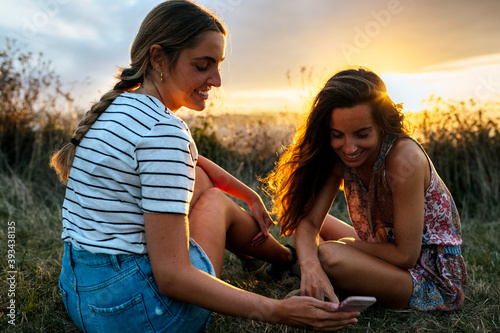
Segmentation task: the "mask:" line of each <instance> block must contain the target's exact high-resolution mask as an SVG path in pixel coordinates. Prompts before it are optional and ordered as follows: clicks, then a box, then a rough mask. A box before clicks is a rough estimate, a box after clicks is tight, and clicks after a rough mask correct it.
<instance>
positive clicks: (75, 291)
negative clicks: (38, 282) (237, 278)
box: [59, 239, 215, 333]
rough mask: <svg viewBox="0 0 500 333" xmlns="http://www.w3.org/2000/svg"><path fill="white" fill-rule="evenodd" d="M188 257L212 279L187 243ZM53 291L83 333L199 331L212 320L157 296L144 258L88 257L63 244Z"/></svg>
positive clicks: (198, 310)
mask: <svg viewBox="0 0 500 333" xmlns="http://www.w3.org/2000/svg"><path fill="white" fill-rule="evenodd" d="M189 254H190V257H191V263H192V264H193V266H195V267H197V268H198V269H200V270H203V271H205V272H207V273H209V274H211V275H213V276H215V271H214V268H213V266H212V263H211V262H210V260H209V259H208V257H207V255H206V254H205V252H204V251H203V249H202V248H201V247H200V246H199V245H198V244H196V243H195V242H194V240H192V239H191V240H190V247H189ZM59 288H60V289H61V296H62V299H63V302H64V306H65V307H66V311H67V312H68V314H69V316H70V317H71V319H72V320H73V322H74V323H75V324H76V325H77V326H78V328H79V329H80V330H82V331H83V332H106V333H108V332H119V333H125V332H202V331H204V330H205V329H206V327H207V326H208V324H209V321H210V318H211V315H212V313H211V312H210V311H208V310H205V309H202V308H200V307H197V306H194V305H191V304H188V303H185V302H182V301H178V300H176V299H173V298H171V297H168V296H165V295H162V294H160V292H159V290H158V286H157V285H156V283H155V281H154V278H153V273H152V271H151V264H150V262H149V259H148V256H147V255H107V254H94V253H90V252H88V251H85V250H82V249H78V248H76V247H74V246H73V245H71V243H68V242H65V243H64V256H63V260H62V270H61V275H60V278H59Z"/></svg>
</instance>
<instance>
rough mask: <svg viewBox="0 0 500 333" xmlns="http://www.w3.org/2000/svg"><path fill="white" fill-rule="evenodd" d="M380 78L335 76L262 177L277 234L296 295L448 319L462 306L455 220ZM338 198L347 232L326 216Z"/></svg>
mask: <svg viewBox="0 0 500 333" xmlns="http://www.w3.org/2000/svg"><path fill="white" fill-rule="evenodd" d="M409 128H410V126H408V123H407V122H406V120H405V117H404V113H403V110H402V108H401V105H396V104H394V103H393V102H392V100H391V99H390V98H389V96H388V94H387V89H386V87H385V84H384V82H383V81H382V79H381V78H380V77H379V76H378V75H377V74H375V73H374V72H372V71H370V70H368V69H364V68H355V69H348V70H343V71H340V72H338V73H336V74H335V75H333V76H332V77H331V78H330V79H329V80H328V81H327V82H326V84H325V86H324V87H323V88H322V89H321V91H320V92H319V93H318V94H317V96H316V98H315V99H314V102H313V105H312V108H311V111H310V113H309V115H308V118H307V120H306V121H305V123H304V124H303V125H302V127H300V128H299V130H298V132H297V134H296V136H295V138H294V141H293V143H292V144H291V146H290V147H289V148H288V149H287V150H286V151H285V153H284V154H283V156H282V157H281V158H280V161H279V163H278V165H277V166H276V168H275V170H274V171H273V172H272V173H271V174H270V175H269V176H268V178H267V181H268V185H269V190H270V191H271V193H273V194H274V197H275V198H274V199H275V207H274V212H275V213H277V215H278V217H279V220H280V223H281V225H282V234H284V235H292V234H294V235H295V243H296V249H297V254H298V258H299V262H300V268H301V272H302V280H301V288H300V291H301V295H308V296H313V297H315V298H318V299H324V298H325V297H326V298H328V299H330V300H332V301H335V302H338V296H337V295H336V293H335V291H334V288H333V287H335V288H338V289H339V290H343V291H346V292H347V293H349V294H354V295H366V296H375V297H376V298H377V300H378V301H379V302H380V303H381V304H383V305H386V306H389V307H394V308H413V309H418V310H436V309H437V310H454V309H457V308H460V307H461V306H462V304H463V301H464V299H465V289H466V285H467V272H466V268H465V263H464V260H463V257H462V255H461V250H460V245H461V243H462V239H461V228H460V218H459V215H458V212H457V209H456V206H455V203H454V201H453V198H452V196H451V194H450V192H449V191H448V189H447V188H446V186H445V184H444V183H443V181H442V180H441V178H439V176H438V174H437V172H436V170H435V168H434V166H433V165H432V162H431V160H430V159H429V157H428V156H427V154H426V153H425V151H424V149H423V148H422V146H421V145H420V144H419V143H418V142H417V141H415V140H414V139H413V138H412V137H411V136H410V131H409ZM341 189H343V190H344V193H345V197H346V201H347V206H348V210H349V216H350V219H351V222H352V226H351V225H349V224H347V223H344V222H342V221H340V220H338V219H337V218H335V217H333V216H331V215H329V211H330V208H331V206H332V203H333V201H334V200H335V197H336V195H337V193H338V191H339V190H341Z"/></svg>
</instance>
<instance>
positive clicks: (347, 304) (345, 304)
mask: <svg viewBox="0 0 500 333" xmlns="http://www.w3.org/2000/svg"><path fill="white" fill-rule="evenodd" d="M376 301H377V299H376V298H375V297H371V296H349V297H347V298H346V299H345V300H343V301H342V303H340V308H339V311H343V312H361V311H363V310H364V309H366V308H367V307H369V306H370V305H372V304H374V303H375V302H376Z"/></svg>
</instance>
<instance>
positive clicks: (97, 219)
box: [62, 93, 198, 254]
mask: <svg viewBox="0 0 500 333" xmlns="http://www.w3.org/2000/svg"><path fill="white" fill-rule="evenodd" d="M197 158H198V152H197V150H196V145H195V143H194V141H193V139H192V137H191V134H190V132H189V129H188V127H187V125H186V124H185V123H184V122H183V121H182V120H181V119H179V118H178V117H176V116H175V115H174V114H173V113H171V112H170V111H169V110H168V109H166V108H165V106H164V105H163V104H162V103H161V102H160V101H159V100H158V99H156V98H154V97H151V96H148V95H141V94H134V93H123V94H122V95H120V96H118V97H117V98H116V99H115V100H114V102H113V103H112V104H111V105H110V106H109V108H108V109H107V110H106V111H105V112H104V113H103V114H101V116H100V117H99V118H98V120H97V121H96V122H95V123H94V124H93V125H92V127H91V128H90V130H89V131H88V132H87V134H86V135H85V137H84V138H83V140H82V141H81V143H80V145H79V146H78V147H77V149H76V155H75V159H74V161H73V166H72V168H71V171H70V174H69V179H68V183H67V188H66V196H65V199H64V203H63V210H62V216H63V232H62V239H63V240H64V241H68V242H71V243H73V244H74V245H75V246H77V247H80V248H83V249H85V250H87V251H89V252H93V253H107V254H123V253H135V254H144V253H146V252H147V250H146V241H145V234H144V215H143V214H144V212H146V213H177V214H185V215H186V214H188V212H189V202H190V201H191V197H192V194H193V187H194V167H195V165H196V161H197Z"/></svg>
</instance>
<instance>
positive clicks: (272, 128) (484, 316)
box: [0, 104, 500, 332]
mask: <svg viewBox="0 0 500 333" xmlns="http://www.w3.org/2000/svg"><path fill="white" fill-rule="evenodd" d="M430 111H432V110H430ZM434 111H437V112H429V114H427V115H425V116H422V117H423V118H419V119H417V117H416V118H415V125H416V127H417V129H418V130H417V132H416V135H417V136H419V139H420V140H421V141H422V142H423V144H424V146H425V147H426V149H427V150H428V152H429V155H431V158H432V159H433V161H434V163H435V166H436V168H437V169H438V172H439V173H440V174H441V176H442V178H443V179H444V180H445V182H446V183H447V185H448V187H449V188H450V190H451V192H452V193H453V195H454V197H455V199H456V200H457V204H458V206H459V208H460V212H461V216H462V229H463V230H462V231H463V232H462V233H463V241H464V244H463V247H462V251H463V254H464V257H465V260H466V263H467V271H468V274H469V286H468V291H467V299H466V303H465V307H464V308H463V309H462V310H459V311H455V312H451V313H439V312H429V313H422V312H416V311H410V310H409V311H393V310H387V309H384V308H381V307H378V306H373V307H371V308H370V309H369V310H367V311H365V312H363V313H362V315H361V316H360V317H359V323H357V324H356V325H354V326H351V327H350V328H348V329H345V330H344V332H500V301H499V299H500V278H499V277H500V258H499V246H498V241H499V240H500V214H499V207H498V206H499V205H498V202H499V199H500V198H499V191H500V188H499V187H500V186H499V179H500V177H499V176H500V163H499V158H500V140H499V138H500V135H499V130H498V124H499V122H498V119H494V118H493V119H490V118H486V117H485V116H484V114H483V113H481V110H478V109H477V108H476V109H474V107H473V106H470V105H469V106H468V107H467V110H466V111H467V113H464V112H463V111H464V110H462V109H461V106H460V105H458V106H457V105H444V104H440V105H437V110H434ZM438 112H439V114H440V115H441V116H440V117H437V118H435V119H434V118H433V115H436V114H437V113H438ZM238 117H240V116H233V118H230V117H228V116H226V117H224V120H222V119H221V118H218V117H210V116H209V117H206V118H201V119H200V118H196V119H195V118H193V119H188V122H189V123H190V124H191V128H192V130H193V135H194V137H195V139H196V141H197V143H198V146H199V149H200V153H202V154H204V155H205V156H207V157H209V158H211V159H212V160H214V161H215V162H216V163H219V164H220V165H222V166H223V167H224V168H226V169H227V170H228V171H230V172H231V173H233V174H234V175H235V176H237V177H238V178H240V179H242V180H243V181H244V182H246V183H247V184H249V185H250V186H251V187H252V188H254V189H256V190H258V191H259V186H260V184H259V182H258V181H257V180H256V176H263V175H265V173H266V172H268V171H269V170H270V169H271V168H272V167H273V165H274V161H275V160H276V156H277V153H279V151H280V146H281V145H284V144H286V143H287V142H288V141H289V140H290V138H291V133H292V132H293V128H294V126H293V122H290V121H284V120H283V119H285V118H286V116H284V115H282V116H281V117H276V116H274V117H270V118H269V119H268V118H265V116H262V115H261V116H259V117H253V118H238ZM446 117H448V118H446ZM273 119H274V120H273ZM446 119H448V120H446ZM450 119H453V121H454V124H455V125H456V127H451V126H450V124H451V121H450ZM228 124H230V125H228ZM0 125H1V124H0ZM0 129H1V128H0ZM30 133H31V132H30ZM0 134H1V132H0ZM66 135H67V134H66ZM67 139H68V137H67V136H66V137H65V136H64V135H62V134H59V135H54V138H53V139H52V140H53V141H50V140H49V141H47V140H46V141H43V140H42V139H40V140H42V141H41V142H42V143H40V145H38V146H37V145H34V146H33V147H34V148H36V149H37V151H36V152H33V153H32V154H29V155H27V156H29V158H26V159H24V160H22V159H21V163H19V161H18V162H17V163H16V164H13V163H11V162H10V159H11V158H13V157H12V156H11V157H9V156H7V155H6V154H5V151H4V150H2V156H1V159H0V189H1V192H0V223H1V225H0V244H1V245H0V246H1V248H0V254H1V257H2V258H3V259H2V261H1V263H0V265H1V267H2V272H3V273H2V279H1V282H0V331H1V332H76V331H77V330H76V328H75V326H74V325H73V324H72V323H71V321H70V319H69V317H68V316H67V315H66V312H65V310H64V307H63V304H62V301H61V298H60V294H59V289H58V286H57V281H58V276H59V272H60V265H61V264H60V260H61V257H62V247H63V246H62V241H61V240H60V233H61V205H62V200H63V196H64V188H63V187H62V186H61V185H59V183H58V181H57V179H56V177H55V175H54V174H53V172H52V171H51V170H49V169H48V167H47V159H48V155H49V153H50V151H51V150H52V147H54V146H57V145H58V144H59V143H60V142H63V141H65V140H67ZM0 142H1V141H0ZM3 142H5V140H4V141H3ZM37 147H38V148H37ZM2 149H3V148H2ZM16 158H19V156H18V155H17V157H16ZM333 213H334V214H335V215H337V216H340V217H341V218H343V219H347V218H348V217H347V214H346V212H345V204H344V203H343V202H342V200H341V199H340V200H338V202H337V203H336V204H335V206H334V208H333ZM12 222H14V223H12ZM9 226H13V227H14V228H13V229H12V228H11V229H9ZM272 232H273V234H275V235H276V236H277V234H278V230H277V227H273V229H272ZM14 237H15V238H14ZM14 239H15V246H11V247H10V248H9V245H12V244H13V242H10V243H8V240H14ZM280 241H282V242H283V243H290V242H292V240H291V239H280ZM9 250H15V254H14V255H13V256H11V259H12V260H14V261H9V257H8V254H9ZM10 254H11V255H12V254H13V252H12V251H11V252H10ZM14 257H15V258H14ZM9 264H12V265H13V266H12V267H9ZM9 271H16V272H17V273H9ZM11 276H14V278H10V277H11ZM223 279H224V280H226V281H228V282H229V283H231V284H233V285H235V286H238V287H240V288H243V289H246V290H249V291H252V292H256V293H260V294H263V295H266V296H269V297H274V298H283V297H285V296H286V295H287V294H288V293H289V292H291V291H293V290H295V289H297V288H298V287H299V280H298V279H297V278H289V279H285V280H283V281H279V282H276V281H272V280H271V279H270V278H269V277H266V276H257V277H256V276H252V275H249V274H248V273H244V272H242V270H241V269H240V266H239V262H238V260H237V259H236V257H235V256H233V255H232V254H230V253H228V254H227V260H226V265H225V267H224V271H223ZM13 283H14V284H13ZM11 296H14V297H11ZM12 299H14V300H15V306H14V308H15V309H14V310H13V312H11V311H10V309H9V306H10V304H11V303H10V302H11V300H12ZM14 315H15V319H12V318H13V316H14ZM10 320H13V321H12V322H13V323H15V325H11V324H9V321H10ZM209 332H301V330H294V329H290V328H288V327H285V326H280V325H269V324H265V323H262V322H259V321H251V320H242V319H237V318H231V317H227V316H222V315H215V316H214V319H213V321H212V324H211V326H210V329H209Z"/></svg>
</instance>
